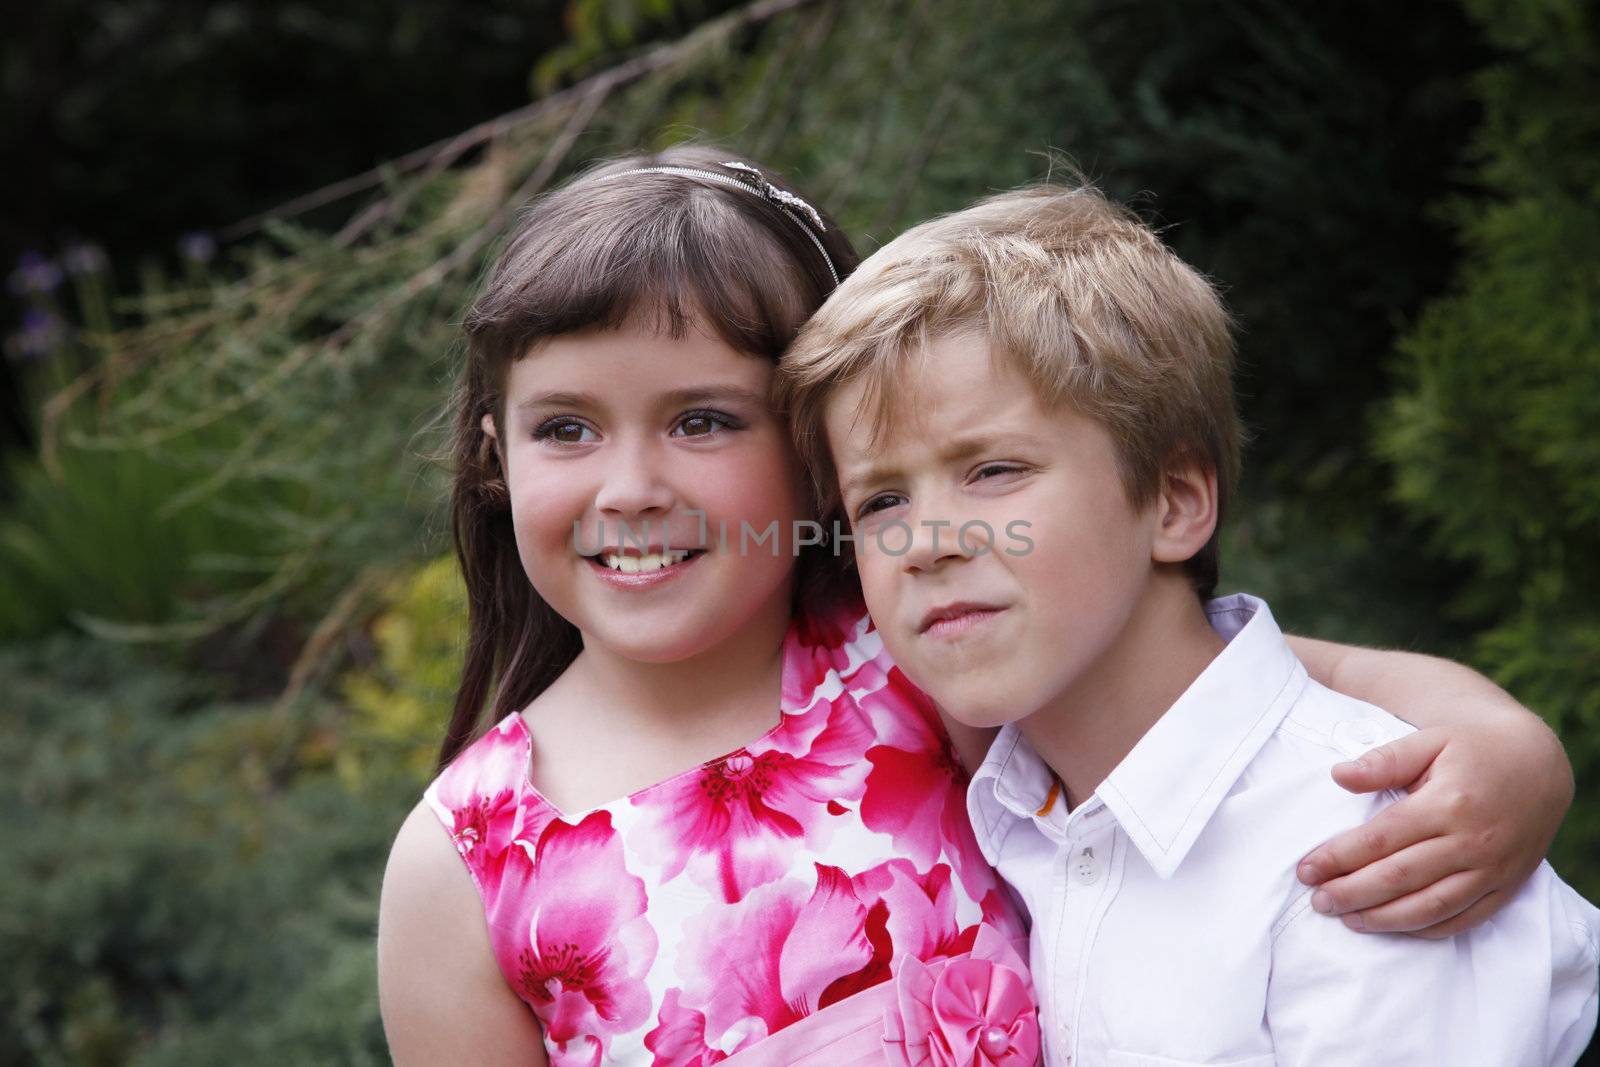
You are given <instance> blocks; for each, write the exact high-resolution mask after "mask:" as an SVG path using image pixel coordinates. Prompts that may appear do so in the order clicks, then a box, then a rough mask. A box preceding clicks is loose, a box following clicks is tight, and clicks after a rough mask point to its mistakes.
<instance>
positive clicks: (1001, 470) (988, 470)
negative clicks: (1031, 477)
mask: <svg viewBox="0 0 1600 1067" xmlns="http://www.w3.org/2000/svg"><path fill="white" fill-rule="evenodd" d="M1021 470H1022V468H1021V467H1019V466H1017V465H1016V464H1015V463H985V464H984V465H983V466H981V467H979V468H978V469H977V471H976V472H975V474H974V475H973V477H974V478H997V477H999V476H1001V475H1003V474H1017V473H1019V472H1020V471H1021Z"/></svg>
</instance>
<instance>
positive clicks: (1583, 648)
mask: <svg viewBox="0 0 1600 1067" xmlns="http://www.w3.org/2000/svg"><path fill="white" fill-rule="evenodd" d="M1473 12H1474V14H1475V15H1476V17H1478V18H1479V19H1481V20H1482V22H1483V26H1484V29H1485V31H1486V33H1487V35H1488V37H1489V39H1490V40H1491V41H1492V42H1493V43H1494V44H1495V45H1496V46H1498V47H1499V48H1501V49H1504V50H1505V54H1504V55H1503V56H1502V58H1501V59H1500V60H1498V61H1497V62H1496V63H1495V64H1494V65H1493V66H1491V67H1490V68H1489V69H1488V70H1487V71H1486V72H1485V73H1484V74H1483V75H1482V76H1481V78H1480V79H1479V81H1478V86H1479V90H1480V93H1481V95H1482V101H1483V106H1484V124H1483V128H1482V131H1481V133H1480V134H1479V136H1478V138H1477V142H1476V146H1475V150H1474V153H1473V156H1474V160H1475V163H1476V166H1477V177H1478V181H1479V183H1480V184H1481V186H1482V189H1483V193H1484V195H1483V196H1481V197H1477V198H1474V199H1471V200H1465V199H1463V200H1459V201H1457V202H1456V203H1455V205H1454V207H1453V208H1452V211H1451V215H1452V217H1454V218H1455V219H1456V221H1457V223H1458V225H1459V227H1460V234H1461V239H1462V241H1463V243H1464V245H1465V249H1466V254H1465V259H1464V261H1463V264H1462V267H1461V270H1460V273H1459V277H1458V280H1457V285H1456V288H1455V291H1454V292H1453V293H1451V294H1450V295H1449V296H1447V297H1445V298H1443V299H1441V300H1439V301H1437V302H1435V303H1434V304H1432V305H1431V306H1430V307H1429V308H1428V309H1427V311H1426V313H1425V314H1424V315H1423V316H1422V317H1421V318H1420V320H1419V321H1418V322H1417V324H1416V325H1415V327H1414V328H1413V329H1412V330H1411V331H1410V332H1409V333H1408V334H1407V335H1406V337H1405V339H1404V340H1403V342H1402V343H1401V345H1400V360H1399V364H1398V369H1399V373H1400V375H1401V381H1402V383H1403V384H1402V388H1401V389H1400V390H1399V391H1398V392H1397V394H1396V395H1395V397H1394V399H1393V401H1392V402H1391V403H1390V404H1389V405H1388V407H1387V409H1386V411H1385V412H1384V416H1383V419H1382V422H1381V425H1380V433H1379V443H1380V448H1381V450H1382V452H1383V454H1384V455H1385V456H1386V457H1388V458H1389V459H1390V460H1391V461H1392V462H1393V463H1394V464H1395V467H1396V471H1397V484H1396V492H1397V495H1398V496H1399V498H1400V499H1401V500H1402V501H1403V502H1404V503H1405V504H1406V505H1407V506H1408V507H1410V508H1411V509H1412V510H1413V511H1414V512H1415V513H1416V514H1417V515H1419V516H1422V517H1423V518H1425V519H1426V520H1428V522H1429V523H1430V525H1431V528H1432V530H1433V535H1434V543H1435V544H1436V545H1437V547H1438V549H1439V550H1440V551H1441V552H1443V553H1445V554H1448V555H1450V556H1452V557H1455V558H1457V559H1461V560H1464V561H1466V562H1468V563H1469V564H1470V565H1471V567H1472V569H1473V575H1474V577H1473V580H1472V582H1471V583H1470V585H1469V586H1468V587H1467V588H1466V589H1464V590H1463V591H1462V593H1461V596H1460V604H1461V607H1462V608H1463V609H1464V610H1465V611H1468V612H1470V614H1471V617H1472V618H1473V619H1475V620H1477V621H1479V622H1480V623H1481V624H1482V627H1483V628H1482V632H1481V635H1480V636H1479V638H1478V641H1477V646H1476V647H1477V654H1478V658H1479V660H1480V661H1481V662H1482V663H1483V664H1484V665H1485V666H1486V667H1488V668H1489V669H1490V670H1491V671H1492V672H1493V673H1494V674H1495V676H1496V677H1497V678H1498V679H1499V680H1500V681H1501V682H1503V683H1504V684H1506V685H1507V686H1508V687H1510V688H1511V690H1512V691H1513V692H1515V693H1516V694H1517V695H1518V696H1519V697H1521V698H1522V699H1523V700H1525V701H1527V702H1528V703H1529V704H1530V705H1532V706H1533V707H1535V708H1537V709H1538V710H1540V711H1541V712H1542V713H1543V714H1544V715H1545V716H1546V718H1548V719H1549V721H1550V722H1551V724H1552V725H1553V726H1555V727H1556V728H1557V730H1558V731H1559V732H1560V733H1561V735H1562V737H1563V739H1564V741H1565V742H1566V745H1567V750H1568V752H1569V753H1570V755H1571V756H1572V760H1573V764H1574V766H1575V768H1576V770H1577V774H1578V780H1579V801H1578V803H1577V805H1576V806H1575V808H1574V811H1573V813H1572V815H1571V816H1570V818H1569V819H1568V822H1567V825H1566V827H1565V828H1564V831H1563V837H1562V841H1561V848H1560V852H1559V855H1558V857H1557V859H1558V862H1559V865H1560V866H1561V867H1562V869H1563V872H1564V873H1566V874H1567V875H1569V876H1570V877H1571V878H1572V879H1573V880H1574V881H1575V882H1576V883H1577V884H1578V885H1580V886H1581V887H1582V888H1584V889H1585V890H1586V891H1587V892H1588V894H1589V895H1590V896H1591V897H1593V896H1595V895H1597V894H1600V797H1596V796H1595V795H1594V793H1593V790H1594V788H1595V787H1596V785H1600V434H1597V432H1596V427H1597V426H1600V268H1597V267H1596V261H1595V254H1594V253H1595V249H1596V248H1600V154H1597V153H1596V151H1595V145H1596V144H1597V143H1600V96H1597V95H1596V94H1595V93H1594V92H1593V88H1594V72H1595V70H1596V69H1597V68H1600V26H1597V24H1596V21H1595V13H1594V10H1593V8H1592V6H1590V5H1585V4H1582V3H1577V2H1567V0H1541V2H1539V3H1533V4H1501V3H1488V2H1483V3H1476V4H1474V5H1473Z"/></svg>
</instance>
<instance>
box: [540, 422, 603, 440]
mask: <svg viewBox="0 0 1600 1067" xmlns="http://www.w3.org/2000/svg"><path fill="white" fill-rule="evenodd" d="M585 434H587V435H588V436H587V437H586V436H584V435H585ZM533 436H534V437H535V438H537V439H538V440H541V441H554V442H556V443H557V444H562V445H581V444H588V443H589V442H590V441H592V440H594V431H593V430H591V429H589V427H587V426H585V425H584V424H583V423H581V422H579V421H578V420H576V419H568V418H554V419H547V420H545V421H544V422H542V423H540V424H539V428H538V429H537V430H534V431H533Z"/></svg>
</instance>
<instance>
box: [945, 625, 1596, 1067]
mask: <svg viewBox="0 0 1600 1067" xmlns="http://www.w3.org/2000/svg"><path fill="white" fill-rule="evenodd" d="M1206 610H1207V613H1208V614H1209V616H1210V619H1211V624H1212V626H1213V628H1215V629H1216V630H1217V631H1218V633H1220V634H1221V635H1222V636H1223V637H1224V638H1228V639H1229V644H1228V646H1227V647H1226V649H1224V650H1223V652H1222V653H1221V655H1219V656H1218V657H1217V659H1216V660H1215V661H1213V662H1212V663H1211V665H1210V666H1209V667H1208V668H1207V669H1206V670H1205V672H1204V673H1202V674H1201V675H1200V677H1199V678H1198V679H1196V680H1195V682H1194V684H1193V685H1191V686H1190V687H1189V689H1188V690H1187V691H1186V692H1185V693H1184V694H1183V696H1182V697H1180V698H1179V699H1178V702H1177V703H1176V704H1174V705H1173V706H1172V707H1171V709H1169V710H1168V711H1167V713H1166V714H1165V715H1163V716H1162V717H1161V719H1160V720H1158V721H1157V722H1156V724H1155V726H1153V727H1152V728H1151V729H1150V731H1149V733H1147V734H1146V735H1145V736H1144V737H1143V738H1142V739H1141V740H1140V741H1139V743H1138V745H1136V746H1135V747H1134V749H1133V751H1132V752H1130V753H1129V754H1128V756H1127V758H1125V759H1124V760H1123V761H1122V762H1121V763H1120V764H1119V765H1118V766H1117V767H1116V769H1115V770H1113V771H1112V772H1111V774H1110V775H1109V776H1108V777H1107V778H1106V780H1105V781H1104V782H1103V783H1102V784H1101V785H1100V788H1099V789H1097V790H1095V792H1094V794H1093V795H1092V796H1091V797H1089V798H1088V799H1087V800H1085V801H1084V802H1083V803H1082V804H1080V805H1079V806H1078V807H1077V808H1076V809H1074V810H1072V811H1071V812H1070V814H1069V813H1068V812H1067V811H1066V810H1065V809H1066V805H1065V802H1064V800H1058V801H1056V802H1055V803H1054V804H1053V806H1052V807H1051V810H1050V811H1049V812H1048V814H1044V815H1040V814H1038V813H1039V811H1040V810H1041V809H1043V808H1044V807H1045V805H1046V800H1047V797H1048V796H1049V792H1050V786H1051V785H1052V783H1053V781H1054V778H1053V775H1052V774H1051V772H1050V770H1049V768H1048V767H1046V765H1045V764H1044V762H1043V761H1042V760H1041V759H1040V758H1039V756H1038V755H1037V754H1036V753H1035V752H1034V751H1033V749H1032V748H1031V747H1030V746H1029V745H1028V743H1027V742H1026V741H1025V740H1023V738H1022V736H1021V735H1020V734H1019V733H1018V732H1017V730H1016V729H1015V728H1014V727H1009V726H1008V727H1006V728H1005V729H1004V730H1002V731H1001V732H1000V736H999V737H998V738H996V740H995V742H994V745H993V746H992V747H991V748H990V750H989V755H988V758H987V759H986V760H985V761H984V763H983V766H982V767H980V768H979V770H978V773H977V774H976V775H975V776H974V777H973V780H972V785H971V788H970V790H969V791H968V794H967V804H968V810H969V811H970V812H971V815H972V823H973V827H974V828H975V829H976V831H977V834H978V842H979V844H980V845H981V846H982V848H983V850H984V853H985V855H986V856H988V858H989V861H990V862H991V863H993V864H994V865H995V866H996V867H997V868H999V870H1000V873H1001V874H1002V875H1004V876H1005V878H1006V880H1007V881H1009V882H1010V883H1011V884H1012V885H1013V886H1014V887H1015V888H1016V889H1017V891H1018V892H1019V893H1020V895H1021V896H1022V898H1023V901H1024V902H1025V903H1026V904H1027V906H1028V909H1029V911H1030V912H1032V915H1033V924H1034V925H1033V932H1032V937H1031V955H1032V966H1033V972H1034V981H1035V982H1036V984H1037V986H1038V990H1039V999H1040V1002H1041V1007H1040V1024H1041V1029H1042V1030H1043V1032H1044V1046H1045V1058H1046V1061H1047V1062H1048V1063H1049V1064H1052V1065H1056V1067H1066V1065H1069V1064H1082V1065H1084V1067H1101V1065H1106V1067H1184V1065H1186V1064H1228V1065H1230V1067H1267V1065H1269V1064H1314V1065H1316V1067H1338V1065H1345V1064H1351V1065H1361V1067H1369V1065H1373V1064H1407V1065H1413V1064H1450V1065H1451V1067H1466V1065H1475V1064H1482V1065H1485V1067H1489V1065H1493V1067H1507V1065H1516V1064H1564V1065H1570V1064H1571V1063H1573V1062H1574V1061H1575V1060H1576V1059H1577V1057H1578V1055H1579V1054H1580V1053H1581V1052H1582V1051H1583V1049H1584V1046H1585V1045H1586V1044H1587V1043H1588V1040H1589V1035H1590V1034H1591V1033H1592V1032H1593V1030H1594V1026H1595V1013H1596V1007H1597V999H1596V985H1597V966H1600V962H1597V960H1600V945H1597V938H1600V912H1597V911H1596V910H1595V908H1594V907H1593V906H1591V905H1590V904H1589V903H1588V902H1587V901H1585V900H1583V899H1582V898H1581V897H1579V896H1578V895H1577V893H1575V892H1574V891H1573V890H1572V889H1571V888H1570V887H1569V886H1567V885H1566V884H1565V883H1563V882H1562V881H1561V880H1560V879H1559V878H1557V877H1556V875H1555V872H1554V871H1552V870H1551V869H1550V866H1549V864H1541V865H1540V867H1539V869H1538V871H1537V872H1536V873H1535V874H1534V875H1533V877H1532V879H1530V880H1529V882H1528V883H1527V884H1526V885H1525V886H1523V888H1522V889H1521V891H1520V892H1519V893H1518V894H1517V896H1516V897H1515V898H1514V899H1513V900H1512V901H1511V902H1510V903H1508V904H1507V905H1506V906H1505V907H1504V908H1503V909H1502V910H1501V911H1499V912H1498V913H1497V914H1496V915H1495V916H1494V918H1492V919H1490V920H1489V921H1488V922H1487V923H1485V924H1483V925H1482V926H1479V927H1478V928H1476V929H1474V930H1472V931H1470V932H1468V933H1464V934H1460V935H1458V936H1456V937H1454V938H1450V939H1448V940H1443V941H1427V940H1422V939H1418V938H1413V937H1407V936H1404V935H1399V934H1361V933H1355V932H1353V931H1351V930H1349V929H1347V928H1346V927H1345V926H1344V924H1343V923H1342V922H1340V921H1339V920H1338V919H1336V918H1330V917H1328V916H1324V915H1321V914H1318V913H1317V912H1315V911H1313V910H1312V908H1311V890H1310V889H1308V888H1307V887H1305V886H1303V885H1301V884H1300V883H1299V882H1298V881H1297V880H1296V879H1295V866H1296V864H1297V862H1298V861H1299V860H1300V858H1301V857H1302V856H1303V855H1304V854H1305V853H1306V852H1309V851H1310V850H1311V849H1312V848H1313V847H1314V846H1316V845H1317V844H1319V843H1321V842H1322V841H1324V840H1326V839H1327V838H1328V837H1330V836H1332V835H1333V834H1335V833H1337V832H1339V831H1341V830H1344V829H1346V828H1348V827H1351V826H1354V825H1357V824H1359V823H1363V822H1365V821H1367V820H1368V819H1370V818H1371V817H1372V816H1373V815H1375V814H1376V813H1377V812H1378V811H1379V810H1380V809H1381V808H1383V807H1385V806H1387V805H1388V804H1391V803H1393V802H1394V800H1395V799H1397V794H1393V793H1386V794H1382V795H1377V796H1363V795H1356V794H1351V793H1347V792H1345V791H1344V790H1343V789H1341V788H1339V786H1338V785H1336V784H1335V783H1334V782H1333V780H1332V779H1331V778H1330V777H1329V774H1328V771H1329V768H1330V767H1332V766H1333V764H1335V763H1338V762H1340V761H1341V760H1345V759H1349V758H1352V757H1354V756H1356V755H1358V754H1360V753H1361V752H1364V751H1366V750H1367V749H1369V748H1371V747H1372V746H1374V745H1376V744H1381V743H1383V742H1386V741H1390V740H1393V739H1394V738H1396V737H1399V736H1401V735H1403V734H1405V733H1408V732H1410V730H1411V727H1410V726H1408V725H1406V724H1405V723H1403V722H1401V721H1400V720H1398V719H1396V718H1394V717H1393V716H1391V715H1389V714H1387V713H1385V712H1383V711H1380V710H1379V709H1377V708H1375V707H1372V706H1371V705H1368V704H1363V703H1361V702H1360V701H1357V700H1352V699H1350V698H1349V697H1345V696H1342V695H1341V694H1338V693H1335V692H1333V691H1331V690H1329V689H1325V688H1323V687H1322V686H1320V685H1318V684H1316V683H1315V682H1313V681H1311V680H1310V678H1309V677H1308V676H1307V675H1306V670H1305V668H1304V667H1303V666H1302V665H1301V664H1300V662H1299V660H1297V659H1296V658H1295V656H1294V653H1293V652H1291V651H1290V649H1289V646H1288V645H1287V644H1286V643H1285V642H1284V640H1283V635H1282V634H1281V633H1279V631H1278V628H1277V626H1276V624H1275V623H1274V622H1273V620H1272V614H1271V612H1270V611H1268V610H1267V606H1266V604H1264V603H1262V602H1261V601H1260V600H1256V599H1254V598H1252V597H1248V596H1233V597H1228V598H1225V599H1222V600H1217V601H1213V602H1211V603H1210V604H1209V605H1208V606H1207V609H1206Z"/></svg>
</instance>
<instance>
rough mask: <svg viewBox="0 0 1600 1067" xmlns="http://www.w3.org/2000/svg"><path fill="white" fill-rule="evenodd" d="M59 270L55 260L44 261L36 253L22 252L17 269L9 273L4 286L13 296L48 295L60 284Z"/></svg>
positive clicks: (43, 258)
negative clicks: (9, 275)
mask: <svg viewBox="0 0 1600 1067" xmlns="http://www.w3.org/2000/svg"><path fill="white" fill-rule="evenodd" d="M61 278H62V274H61V268H60V267H59V266H57V265H56V262H55V260H53V259H46V258H45V257H44V256H43V255H40V254H39V253H38V252H31V251H30V252H24V253H22V255H21V256H19V257H18V258H17V268H16V270H13V271H12V272H11V277H10V278H8V279H7V280H6V285H7V286H8V287H9V288H10V290H11V292H12V294H13V295H15V296H23V295H25V294H27V293H48V292H52V291H53V290H55V288H56V287H57V286H59V285H60V284H61Z"/></svg>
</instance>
